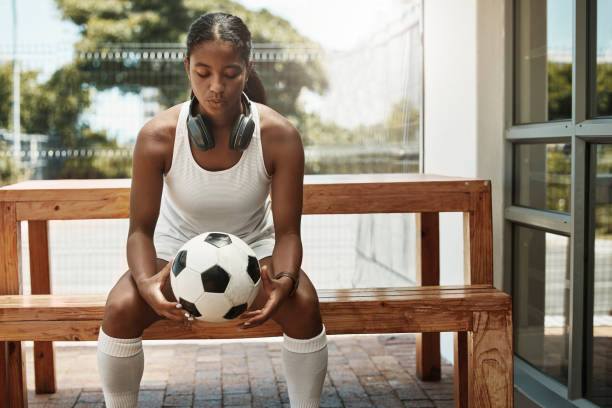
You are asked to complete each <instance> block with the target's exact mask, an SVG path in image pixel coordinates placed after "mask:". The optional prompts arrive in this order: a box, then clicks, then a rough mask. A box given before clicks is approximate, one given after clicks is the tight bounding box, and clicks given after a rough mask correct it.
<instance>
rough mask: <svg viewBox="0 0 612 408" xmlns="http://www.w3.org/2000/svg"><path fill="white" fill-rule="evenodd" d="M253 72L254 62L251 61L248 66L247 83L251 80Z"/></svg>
mask: <svg viewBox="0 0 612 408" xmlns="http://www.w3.org/2000/svg"><path fill="white" fill-rule="evenodd" d="M251 71H253V60H249V64H248V65H247V74H246V81H245V83H246V82H248V80H249V76H251Z"/></svg>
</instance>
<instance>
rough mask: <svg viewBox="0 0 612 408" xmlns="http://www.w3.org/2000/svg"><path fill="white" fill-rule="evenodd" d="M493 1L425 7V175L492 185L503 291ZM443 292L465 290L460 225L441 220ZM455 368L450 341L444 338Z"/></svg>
mask: <svg viewBox="0 0 612 408" xmlns="http://www.w3.org/2000/svg"><path fill="white" fill-rule="evenodd" d="M503 7H504V2H500V1H497V2H495V1H492V0H461V1H452V0H427V1H424V2H423V30H424V33H423V41H424V107H423V109H424V146H423V149H424V151H423V160H424V171H425V173H431V174H443V175H451V176H459V177H481V178H487V179H491V181H492V186H493V219H494V225H493V234H494V239H493V241H494V271H495V272H494V273H495V284H496V286H497V287H501V286H500V284H499V283H501V266H502V260H501V253H502V252H501V251H502V245H501V242H502V241H501V238H502V235H501V225H502V224H501V220H502V212H501V210H502V208H501V207H502V196H501V193H502V191H503V190H502V183H503V178H502V171H503V155H502V148H503V129H504V127H503V107H504V105H503V84H504V82H503V66H504V65H503V61H504V59H503V55H504V54H503V53H504V47H503V44H504V43H503V37H504V35H503V27H504V20H503V15H504V14H503V11H504V9H503ZM440 254H441V256H440V284H441V285H452V284H462V283H463V220H462V214H460V213H446V214H440ZM440 341H441V352H442V356H443V357H444V358H446V359H447V360H449V361H453V335H452V333H443V334H442V336H441V340H440Z"/></svg>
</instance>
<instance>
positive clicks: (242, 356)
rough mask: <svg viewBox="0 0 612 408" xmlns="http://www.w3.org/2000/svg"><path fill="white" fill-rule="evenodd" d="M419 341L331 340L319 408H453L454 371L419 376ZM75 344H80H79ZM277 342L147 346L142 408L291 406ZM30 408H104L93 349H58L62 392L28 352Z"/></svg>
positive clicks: (401, 338)
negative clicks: (429, 378)
mask: <svg viewBox="0 0 612 408" xmlns="http://www.w3.org/2000/svg"><path fill="white" fill-rule="evenodd" d="M414 338H415V337H414V335H411V334H404V335H375V336H373V335H363V336H329V337H328V339H329V365H328V374H327V377H326V379H325V386H324V390H323V398H322V401H321V407H330V408H331V407H347V408H348V407H351V408H353V407H355V408H356V407H452V406H453V372H452V366H450V365H449V364H448V363H446V362H444V363H443V366H442V381H440V382H422V381H419V380H418V379H417V378H416V375H415V343H414ZM75 344H76V345H75ZM281 346H282V343H281V342H280V340H279V339H266V340H265V341H262V339H257V341H246V342H245V341H244V340H242V341H235V340H231V341H223V342H219V341H200V342H175V343H170V342H163V343H162V344H160V343H159V342H145V345H144V349H145V373H144V376H143V380H142V383H141V391H140V396H139V406H141V407H151V408H152V407H203V408H208V407H211V408H212V407H266V408H267V407H283V408H284V407H287V408H288V407H289V402H288V398H287V385H286V382H285V378H284V375H283V371H282V361H281ZM26 353H27V369H28V390H29V397H28V399H29V402H30V406H31V407H79V408H85V407H103V406H104V403H103V401H104V399H103V396H102V391H101V388H100V381H99V378H98V373H97V368H96V349H95V343H91V342H88V343H87V344H86V345H78V343H71V344H68V345H67V344H66V343H59V344H57V345H56V370H57V387H58V392H57V393H55V394H51V395H36V394H34V392H33V388H34V385H33V384H34V382H33V378H34V375H33V372H32V366H33V365H32V364H33V363H32V352H31V348H30V346H27V347H26Z"/></svg>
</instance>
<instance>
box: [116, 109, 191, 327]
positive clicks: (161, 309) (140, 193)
mask: <svg viewBox="0 0 612 408" xmlns="http://www.w3.org/2000/svg"><path fill="white" fill-rule="evenodd" d="M156 121H157V122H159V120H156V119H153V120H152V121H150V122H149V123H147V124H146V125H145V126H144V127H143V128H142V130H141V131H140V133H139V134H138V139H137V140H136V146H135V147H134V156H133V166H132V187H131V192H130V227H129V232H128V239H127V261H128V265H129V268H130V273H131V274H132V278H133V279H134V282H136V285H137V286H138V291H139V292H140V295H141V296H142V297H143V299H144V300H145V301H146V302H147V303H148V304H149V305H150V306H151V307H152V308H153V310H155V312H156V313H157V314H158V315H160V316H165V317H168V318H170V319H175V320H179V319H184V318H185V317H184V312H182V311H181V310H179V309H178V308H177V303H176V302H169V301H168V300H167V299H166V298H165V297H164V295H163V294H162V292H161V288H162V287H163V285H164V284H165V282H166V280H167V279H168V276H169V272H170V267H171V263H169V264H168V265H166V267H165V268H163V269H162V270H161V271H159V272H158V271H157V260H156V258H157V255H156V252H155V247H154V245H153V232H154V231H155V225H156V223H157V217H158V216H159V207H160V201H161V194H162V188H163V173H164V169H165V161H166V159H165V157H166V152H167V151H168V149H172V143H170V142H169V138H167V137H164V135H163V132H164V129H163V128H162V127H161V126H160V125H159V123H156Z"/></svg>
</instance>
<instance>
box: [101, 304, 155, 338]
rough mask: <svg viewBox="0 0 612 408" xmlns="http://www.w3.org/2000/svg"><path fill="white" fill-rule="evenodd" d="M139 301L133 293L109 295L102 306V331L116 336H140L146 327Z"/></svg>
mask: <svg viewBox="0 0 612 408" xmlns="http://www.w3.org/2000/svg"><path fill="white" fill-rule="evenodd" d="M139 303H140V302H138V299H136V296H135V294H133V293H119V294H114V295H112V296H111V295H109V297H108V299H107V301H106V306H105V307H104V321H103V324H102V327H103V330H104V332H105V333H106V334H108V335H109V336H111V337H117V338H135V337H140V336H141V335H142V331H143V330H144V329H145V328H146V327H145V325H143V323H144V320H145V319H143V318H142V317H143V315H142V313H141V312H139V310H140V309H141V307H140V306H139Z"/></svg>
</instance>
